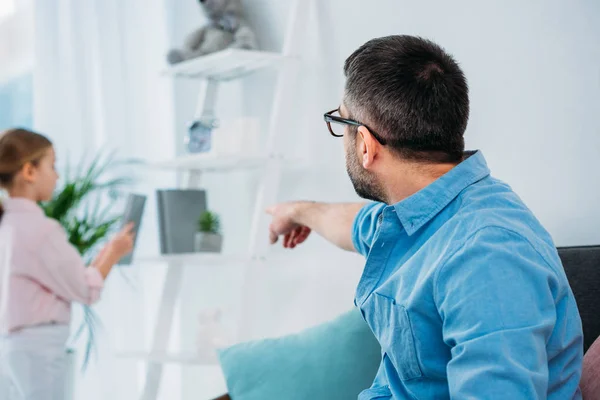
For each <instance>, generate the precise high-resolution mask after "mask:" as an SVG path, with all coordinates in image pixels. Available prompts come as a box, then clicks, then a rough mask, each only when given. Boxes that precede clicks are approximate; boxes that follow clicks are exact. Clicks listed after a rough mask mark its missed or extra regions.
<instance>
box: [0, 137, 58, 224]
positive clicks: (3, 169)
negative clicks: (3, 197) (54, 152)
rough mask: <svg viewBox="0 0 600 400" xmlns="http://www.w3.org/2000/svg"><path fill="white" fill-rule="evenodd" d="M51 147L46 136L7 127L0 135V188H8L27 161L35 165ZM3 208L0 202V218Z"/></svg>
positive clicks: (0, 217)
mask: <svg viewBox="0 0 600 400" xmlns="http://www.w3.org/2000/svg"><path fill="white" fill-rule="evenodd" d="M50 147H52V142H51V141H50V139H48V138H47V137H45V136H43V135H40V134H39V133H35V132H32V131H29V130H27V129H21V128H15V129H9V130H7V131H5V132H4V133H2V135H0V188H2V189H8V188H10V186H11V185H12V183H13V180H14V178H15V176H16V175H17V174H18V173H19V171H21V168H23V166H24V165H25V164H27V163H32V164H34V165H37V164H38V163H39V161H40V159H41V158H42V157H43V156H44V154H45V152H46V150H48V148H50ZM3 214H4V209H3V208H2V205H1V204H0V219H2V215H3Z"/></svg>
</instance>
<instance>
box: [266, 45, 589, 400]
mask: <svg viewBox="0 0 600 400" xmlns="http://www.w3.org/2000/svg"><path fill="white" fill-rule="evenodd" d="M344 71H345V75H346V78H347V82H346V88H345V93H344V98H343V102H342V104H341V106H340V107H339V109H338V110H336V111H334V112H330V113H327V114H325V120H326V122H327V125H328V127H329V130H330V132H331V134H332V135H334V136H343V140H344V147H345V150H346V166H347V171H348V175H349V176H350V179H351V181H352V183H353V185H354V188H355V189H356V192H357V193H358V194H359V195H360V196H361V197H363V198H365V199H369V200H373V201H374V202H373V203H370V204H367V205H363V204H324V203H311V202H296V203H286V204H280V205H276V206H274V207H272V208H270V209H269V210H268V212H269V213H270V214H271V215H272V216H273V220H272V224H271V226H270V239H271V242H272V243H275V242H276V241H277V240H278V237H279V236H283V245H284V246H285V247H287V248H294V247H295V246H296V245H298V244H300V243H302V242H303V241H304V240H305V239H306V238H307V236H308V235H309V233H310V232H311V230H314V231H316V232H317V233H319V234H320V235H322V236H324V237H325V238H326V239H328V240H329V241H331V242H332V243H334V244H336V245H338V246H339V247H341V248H343V249H346V250H350V251H357V252H359V253H361V254H362V255H364V256H365V257H367V260H366V265H365V269H364V272H363V276H362V278H361V280H360V283H359V284H358V288H357V291H356V298H355V303H356V305H357V306H358V307H359V308H360V310H361V312H362V314H363V316H364V318H365V320H366V321H367V323H368V324H369V326H370V327H371V329H372V331H373V333H374V334H375V336H376V337H377V339H378V340H379V342H380V344H381V348H382V361H381V367H380V369H379V372H378V373H377V377H376V378H375V382H374V383H373V386H372V387H371V388H370V389H368V390H366V391H365V392H363V393H362V394H361V395H360V397H359V398H360V399H444V398H453V399H546V398H548V399H556V400H559V399H560V400H564V399H580V398H581V394H580V392H579V389H578V384H579V378H580V375H581V363H582V357H583V355H582V330H581V320H580V318H579V313H578V311H577V306H576V304H575V300H574V297H573V294H572V292H571V290H570V287H569V284H568V282H567V278H566V276H565V273H564V270H563V268H562V265H561V262H560V260H559V258H558V255H557V252H556V250H555V247H554V244H553V242H552V239H551V237H550V235H549V234H548V233H547V232H546V231H545V230H544V228H543V227H542V226H541V225H540V223H539V222H538V221H537V219H536V218H535V217H534V216H533V214H532V213H531V212H530V211H529V210H528V209H527V207H526V206H525V205H524V204H523V203H522V202H521V200H520V199H519V197H517V195H516V194H515V193H514V192H512V190H511V189H510V187H509V186H507V185H506V184H504V183H502V182H500V181H499V180H497V179H494V178H493V177H491V176H490V172H489V170H488V167H487V165H486V162H485V160H484V157H483V155H482V153H481V152H479V151H477V152H470V153H464V140H463V134H464V131H465V129H466V126H467V120H468V116H469V98H468V88H467V83H466V80H465V77H464V74H463V72H462V71H461V69H460V68H459V66H458V65H457V63H456V62H455V61H454V60H453V58H452V57H451V56H450V55H448V54H447V53H445V52H444V50H443V49H441V48H440V47H439V46H437V45H436V44H434V43H432V42H430V41H427V40H423V39H421V38H416V37H411V36H390V37H385V38H380V39H375V40H371V41H370V42H368V43H366V44H365V45H363V46H362V47H361V48H359V49H358V50H357V51H356V52H355V53H354V54H352V55H351V56H350V57H349V58H348V59H347V60H346V63H345V66H344Z"/></svg>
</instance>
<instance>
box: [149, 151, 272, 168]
mask: <svg viewBox="0 0 600 400" xmlns="http://www.w3.org/2000/svg"><path fill="white" fill-rule="evenodd" d="M269 159H270V157H268V156H248V155H225V156H215V155H207V154H186V155H183V156H180V157H176V158H174V159H171V160H166V161H159V162H154V163H150V164H149V165H150V166H153V167H155V168H162V169H176V170H199V171H230V170H236V169H238V170H239V169H251V168H259V167H262V166H264V165H266V164H267V162H268V161H269Z"/></svg>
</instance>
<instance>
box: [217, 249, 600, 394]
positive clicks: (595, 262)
mask: <svg viewBox="0 0 600 400" xmlns="http://www.w3.org/2000/svg"><path fill="white" fill-rule="evenodd" d="M558 253H559V256H560V258H561V260H562V262H563V266H564V269H565V272H566V274H567V278H568V280H569V283H570V285H571V288H572V290H573V293H574V295H575V299H576V301H577V305H578V307H579V312H580V315H581V320H582V324H583V334H584V345H583V347H584V352H585V353H586V354H585V359H584V371H583V376H582V381H581V388H582V392H583V394H584V400H597V399H598V400H600V339H599V340H598V341H597V342H596V343H595V344H594V342H595V341H596V339H597V338H599V336H600V246H580V247H560V248H558ZM365 329H368V328H365ZM337 332H339V328H338V331H337ZM300 335H302V334H300ZM296 336H298V335H296ZM592 344H594V346H593V348H592V349H591V351H590V352H589V353H588V349H590V347H592ZM267 346H268V345H267ZM280 348H281V347H280ZM245 351H246V354H245V356H244V357H240V361H241V362H248V360H252V358H251V357H250V358H249V357H248V356H247V354H248V350H247V349H245ZM250 351H253V350H252V349H251V350H250ZM353 353H356V351H355V350H353ZM257 357H258V358H257V359H260V357H262V355H260V354H257ZM292 357H294V356H293V355H292ZM365 357H366V356H365ZM370 357H371V360H369V362H370V363H371V364H372V355H371V356H370ZM222 361H223V359H222ZM236 361H237V360H236V351H235V350H234V351H232V352H231V354H229V355H228V360H227V362H226V363H223V365H222V366H223V369H224V372H225V375H226V377H227V384H228V388H229V389H230V392H232V393H242V394H239V395H236V394H232V395H231V396H232V397H230V396H229V395H224V396H222V397H219V398H218V399H215V400H232V399H233V400H245V399H250V398H255V397H256V396H254V397H253V396H252V395H251V396H247V395H246V394H245V393H243V391H240V390H239V389H236V390H237V392H236V391H235V390H232V387H234V386H235V387H236V388H239V387H245V388H249V387H252V385H253V384H254V382H253V381H249V382H246V383H245V385H241V386H240V385H237V384H238V383H239V382H237V380H244V379H248V380H249V379H252V378H250V377H248V376H246V375H245V374H244V373H239V372H232V373H229V372H230V371H228V370H229V369H231V368H230V367H229V366H230V365H232V364H236ZM302 362H303V360H302V358H301V356H298V359H297V363H302ZM248 367H249V368H254V366H248ZM260 368H263V369H264V371H262V372H263V373H262V375H260V376H261V379H260V381H261V382H260V383H259V382H256V384H257V385H263V386H264V385H269V376H270V374H271V373H272V376H273V382H277V384H278V385H279V386H281V381H280V375H278V374H280V373H281V371H280V369H281V368H279V366H277V365H272V366H270V367H269V366H267V368H266V370H265V367H264V366H261V367H260ZM269 368H270V369H269ZM309 368H310V369H312V370H314V368H315V363H313V364H312V365H310V366H309ZM241 371H243V368H242V369H241ZM375 372H376V371H369V374H373V375H374V373H375ZM313 373H314V371H313ZM322 373H323V374H326V373H328V372H327V370H324V371H322ZM369 378H370V377H369ZM338 379H339V377H338ZM349 379H355V377H353V378H350V377H349ZM286 382H287V384H289V385H290V386H294V385H298V386H300V385H306V382H301V379H289V380H288V381H286ZM295 389H296V388H294V387H289V392H290V393H293V392H294V391H295ZM246 390H247V389H246ZM596 396H597V397H596ZM264 400H270V399H269V398H267V397H265V398H264ZM273 400H275V399H273ZM311 400H319V399H316V398H313V399H311Z"/></svg>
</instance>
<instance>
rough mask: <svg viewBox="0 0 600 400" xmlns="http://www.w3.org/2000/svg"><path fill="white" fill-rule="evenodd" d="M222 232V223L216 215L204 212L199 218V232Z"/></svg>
mask: <svg viewBox="0 0 600 400" xmlns="http://www.w3.org/2000/svg"><path fill="white" fill-rule="evenodd" d="M220 230H221V221H220V219H219V216H218V215H217V214H216V213H213V212H211V211H204V212H203V213H202V214H201V215H200V218H198V232H204V233H215V234H217V233H219V232H220Z"/></svg>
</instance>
